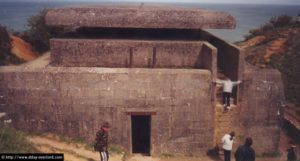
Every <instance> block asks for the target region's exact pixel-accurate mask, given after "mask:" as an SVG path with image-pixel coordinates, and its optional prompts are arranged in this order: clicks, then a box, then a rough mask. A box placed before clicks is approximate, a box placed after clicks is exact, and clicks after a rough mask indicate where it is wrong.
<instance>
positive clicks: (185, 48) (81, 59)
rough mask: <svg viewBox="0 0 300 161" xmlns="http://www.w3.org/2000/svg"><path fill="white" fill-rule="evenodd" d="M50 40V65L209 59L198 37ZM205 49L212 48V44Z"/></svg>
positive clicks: (182, 63)
mask: <svg viewBox="0 0 300 161" xmlns="http://www.w3.org/2000/svg"><path fill="white" fill-rule="evenodd" d="M50 43H51V65H53V66H68V67H74V66H83V67H136V68H139V67H144V68H149V67H150V68H151V67H156V68H201V67H202V66H205V65H202V63H203V64H205V63H212V62H208V61H212V60H201V59H202V55H203V51H202V46H203V42H202V41H146V40H109V39H51V42H50ZM211 48H212V49H211ZM205 49H207V50H212V51H211V52H213V53H215V52H216V51H215V50H213V49H214V48H213V46H208V45H206V48H205ZM206 52H208V51H206ZM213 55H216V53H215V54H213ZM204 58H205V57H204ZM214 63H215V62H214ZM213 66H216V64H212V65H211V66H210V67H208V68H212V67H213ZM215 68H216V67H214V70H215Z"/></svg>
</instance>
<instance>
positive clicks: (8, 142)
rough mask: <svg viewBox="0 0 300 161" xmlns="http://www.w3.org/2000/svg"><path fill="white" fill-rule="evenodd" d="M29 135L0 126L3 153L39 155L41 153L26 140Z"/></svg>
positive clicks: (0, 146) (0, 147)
mask: <svg viewBox="0 0 300 161" xmlns="http://www.w3.org/2000/svg"><path fill="white" fill-rule="evenodd" d="M26 136H27V134H26V133H24V132H21V131H18V130H15V129H13V128H9V127H6V126H4V125H3V124H0V152H1V153H38V152H39V151H38V150H37V149H36V148H35V147H34V146H33V145H32V144H31V143H30V142H29V141H28V140H27V139H26Z"/></svg>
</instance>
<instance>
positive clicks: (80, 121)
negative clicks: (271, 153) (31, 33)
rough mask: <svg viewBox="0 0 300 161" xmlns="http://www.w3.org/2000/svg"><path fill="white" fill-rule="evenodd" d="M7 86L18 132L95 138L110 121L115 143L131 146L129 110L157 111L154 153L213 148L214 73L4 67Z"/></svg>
mask: <svg viewBox="0 0 300 161" xmlns="http://www.w3.org/2000/svg"><path fill="white" fill-rule="evenodd" d="M0 85H1V86H0V96H1V97H0V104H1V107H0V111H1V112H5V113H7V114H8V116H9V117H10V118H11V119H12V124H13V125H14V126H15V127H17V128H19V129H25V130H34V131H42V130H44V131H54V132H58V133H63V134H67V135H70V136H75V137H78V136H81V137H85V138H88V139H91V140H93V139H94V137H95V134H96V131H97V130H98V129H99V127H100V125H101V124H102V123H103V122H104V121H109V122H110V123H111V124H112V130H111V136H112V140H113V142H114V143H117V144H120V145H123V146H124V147H125V148H127V149H128V150H129V149H130V147H131V143H130V140H131V139H130V138H131V129H130V128H131V127H130V126H131V122H130V119H131V118H130V115H127V114H126V112H156V114H155V115H152V119H151V147H152V149H151V151H152V154H160V153H164V152H165V153H167V152H169V153H176V152H180V153H191V152H192V153H200V152H205V150H207V149H209V148H211V147H212V146H213V145H212V144H213V143H212V142H213V135H212V133H213V128H214V124H213V110H212V109H213V108H212V105H211V101H210V97H211V95H210V94H211V73H210V72H209V71H208V70H198V69H138V68H134V69H128V68H84V67H77V68H76V67H73V68H65V67H46V68H42V69H30V68H20V67H1V68H0Z"/></svg>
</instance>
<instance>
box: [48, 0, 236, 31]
mask: <svg viewBox="0 0 300 161" xmlns="http://www.w3.org/2000/svg"><path fill="white" fill-rule="evenodd" d="M46 24H47V25H51V26H72V27H78V26H79V27H109V28H157V29H158V28H164V29H168V28H169V29H200V28H206V29H233V28H235V25H236V21H235V19H234V18H233V16H232V15H230V14H228V13H226V12H221V11H215V10H209V9H202V8H190V7H177V6H176V7H175V6H160V5H143V4H141V5H82V6H69V7H60V8H55V9H52V10H50V11H49V12H48V13H47V15H46Z"/></svg>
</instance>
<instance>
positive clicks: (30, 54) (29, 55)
mask: <svg viewBox="0 0 300 161" xmlns="http://www.w3.org/2000/svg"><path fill="white" fill-rule="evenodd" d="M10 38H11V39H12V50H11V52H12V53H13V54H15V55H16V56H17V57H18V58H21V59H24V60H25V61H29V60H33V59H35V58H37V57H38V56H40V54H39V53H38V52H37V51H36V50H35V49H34V48H33V47H32V46H31V45H30V44H29V43H27V42H25V41H24V40H22V39H21V38H19V37H16V36H13V35H10Z"/></svg>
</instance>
